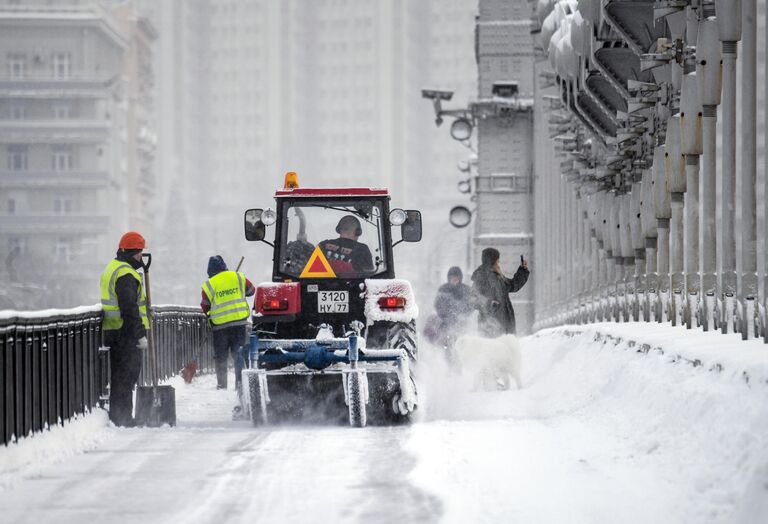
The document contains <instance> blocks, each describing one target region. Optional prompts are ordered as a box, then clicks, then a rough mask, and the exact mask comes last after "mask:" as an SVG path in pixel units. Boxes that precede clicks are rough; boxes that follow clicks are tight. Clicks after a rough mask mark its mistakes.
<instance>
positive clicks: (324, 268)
mask: <svg viewBox="0 0 768 524" xmlns="http://www.w3.org/2000/svg"><path fill="white" fill-rule="evenodd" d="M299 278H336V273H334V271H333V268H331V265H330V264H329V263H328V259H327V258H325V255H324V254H323V252H322V250H321V249H320V246H317V247H316V248H315V250H314V251H313V252H312V256H311V257H309V261H308V262H307V265H306V266H304V270H303V271H302V272H301V275H299Z"/></svg>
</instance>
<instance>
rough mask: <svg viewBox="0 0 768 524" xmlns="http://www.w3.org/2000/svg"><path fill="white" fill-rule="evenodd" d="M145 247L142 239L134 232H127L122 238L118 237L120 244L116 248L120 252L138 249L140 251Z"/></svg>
mask: <svg viewBox="0 0 768 524" xmlns="http://www.w3.org/2000/svg"><path fill="white" fill-rule="evenodd" d="M145 246H146V242H145V241H144V237H143V236H141V235H140V234H139V233H137V232H136V231H128V232H127V233H126V234H124V235H123V236H122V237H120V244H119V245H118V247H119V248H120V249H122V250H126V251H127V250H131V249H138V250H139V251H141V250H142V249H144V247H145Z"/></svg>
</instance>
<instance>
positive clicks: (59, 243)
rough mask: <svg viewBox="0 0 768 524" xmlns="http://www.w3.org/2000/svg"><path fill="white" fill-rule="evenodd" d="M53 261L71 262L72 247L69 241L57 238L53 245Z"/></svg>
mask: <svg viewBox="0 0 768 524" xmlns="http://www.w3.org/2000/svg"><path fill="white" fill-rule="evenodd" d="M53 256H54V260H56V261H57V262H64V263H67V262H70V261H71V260H72V245H71V242H70V241H69V239H67V238H63V237H59V238H57V239H56V244H55V245H54V253H53Z"/></svg>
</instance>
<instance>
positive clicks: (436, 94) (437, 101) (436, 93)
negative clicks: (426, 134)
mask: <svg viewBox="0 0 768 524" xmlns="http://www.w3.org/2000/svg"><path fill="white" fill-rule="evenodd" d="M421 97H422V98H428V99H430V100H432V105H433V107H434V108H435V124H436V125H438V126H439V125H440V124H442V123H443V117H442V115H443V113H444V111H443V106H442V101H443V100H445V101H446V102H448V101H450V100H451V98H453V91H449V90H447V89H422V90H421Z"/></svg>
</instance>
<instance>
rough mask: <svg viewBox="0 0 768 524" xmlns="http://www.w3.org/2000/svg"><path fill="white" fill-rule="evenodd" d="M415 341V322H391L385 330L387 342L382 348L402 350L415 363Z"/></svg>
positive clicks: (416, 351)
mask: <svg viewBox="0 0 768 524" xmlns="http://www.w3.org/2000/svg"><path fill="white" fill-rule="evenodd" d="M417 341H418V338H417V336H416V322H414V321H413V320H412V321H410V322H408V323H404V322H393V323H392V325H391V326H389V329H387V340H386V342H385V346H384V347H387V348H398V349H404V350H406V351H407V352H408V356H409V357H411V360H412V361H416V357H417V355H418V346H417Z"/></svg>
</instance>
